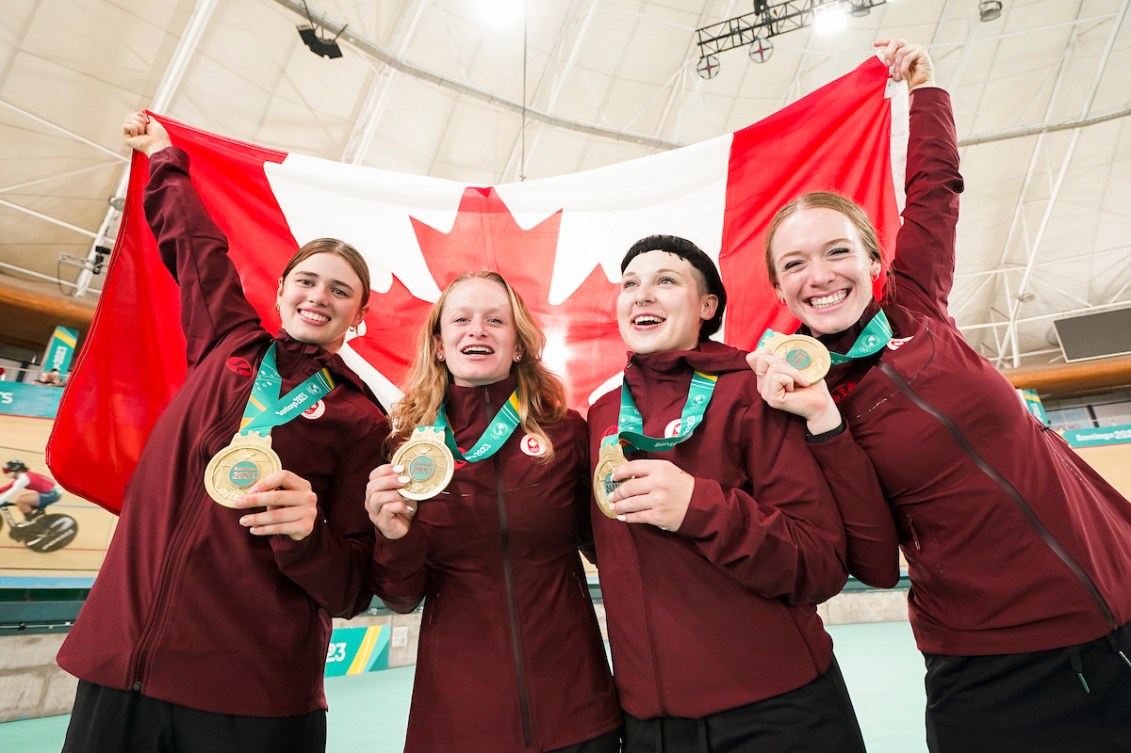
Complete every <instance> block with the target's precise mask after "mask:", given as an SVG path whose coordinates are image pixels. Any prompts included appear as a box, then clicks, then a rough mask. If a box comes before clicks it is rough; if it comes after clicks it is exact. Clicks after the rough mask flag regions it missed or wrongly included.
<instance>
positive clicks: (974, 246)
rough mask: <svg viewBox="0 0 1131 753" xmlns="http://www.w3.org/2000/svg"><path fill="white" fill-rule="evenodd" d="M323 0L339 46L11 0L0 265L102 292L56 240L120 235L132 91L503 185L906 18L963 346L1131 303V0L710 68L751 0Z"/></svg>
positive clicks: (930, 18) (236, 9)
mask: <svg viewBox="0 0 1131 753" xmlns="http://www.w3.org/2000/svg"><path fill="white" fill-rule="evenodd" d="M776 1H777V0H771V2H772V3H773V2H776ZM308 5H309V10H310V13H311V15H312V16H313V17H314V18H315V19H316V20H320V21H322V22H323V24H324V25H325V26H328V27H330V28H339V27H340V26H341V25H342V24H348V28H347V29H346V32H345V33H344V34H343V36H342V38H341V39H339V40H338V41H339V43H340V45H341V47H342V50H343V56H342V57H341V58H338V59H324V58H321V57H318V56H316V55H314V54H312V53H311V52H310V51H309V50H308V49H307V48H306V47H304V46H303V44H302V42H301V40H300V39H299V35H298V34H297V33H296V30H295V27H296V25H297V24H300V23H304V22H305V19H304V17H303V7H302V6H303V3H302V2H301V0H298V2H293V1H292V0H4V2H3V3H2V5H0V284H4V285H8V286H17V287H19V288H21V289H23V290H29V291H33V292H37V293H42V294H45V295H48V296H53V297H57V298H59V299H65V298H66V297H67V296H68V295H70V294H72V293H73V291H74V289H75V285H76V284H77V285H79V286H80V287H83V288H88V292H86V294H85V295H84V296H82V298H84V299H86V300H89V301H93V300H94V298H95V296H96V294H97V289H98V288H99V286H100V284H101V281H102V277H101V276H100V275H95V276H93V278H90V279H86V278H85V276H84V278H83V279H80V270H79V269H78V268H77V267H74V266H69V265H66V264H64V263H61V261H60V259H61V255H67V256H71V257H79V258H83V257H86V256H87V255H88V253H89V252H90V250H91V248H92V246H93V245H94V244H95V239H96V238H98V237H100V235H101V236H108V237H110V238H112V237H113V234H114V232H115V226H114V221H115V219H116V217H115V213H114V212H113V211H112V210H111V208H110V206H109V204H108V198H109V197H112V196H115V195H117V194H118V193H119V186H120V183H121V181H122V179H123V175H124V172H125V170H126V168H127V153H126V151H127V150H126V149H125V148H124V147H123V146H122V143H121V140H120V136H119V133H120V131H119V125H120V123H121V121H122V117H123V115H124V114H125V113H127V112H129V111H132V110H136V109H141V108H144V107H149V108H151V109H154V110H156V111H158V112H163V113H166V114H168V115H170V116H172V117H174V118H177V119H179V120H182V121H186V122H189V123H192V124H194V125H197V126H199V127H201V128H204V129H207V130H211V131H215V132H218V133H222V134H225V135H228V136H232V137H234V138H237V139H242V140H246V141H252V142H255V143H259V144H263V145H266V146H272V147H277V148H281V149H284V150H287V151H291V152H301V153H305V154H310V155H314V156H317V157H324V158H329V159H336V160H342V161H347V162H356V163H361V164H366V165H373V166H378V167H382V168H387V169H393V170H400V171H405V172H410V173H417V174H424V175H433V176H438V177H444V178H451V179H455V180H461V181H467V182H471V183H478V184H495V183H502V182H508V181H512V180H517V179H518V178H519V177H520V176H525V177H529V178H537V177H545V176H551V175H558V174H562V173H568V172H573V171H577V170H583V169H588V168H593V167H598V166H602V165H606V164H610V163H614V162H619V161H623V160H627V159H630V158H634V157H638V156H643V155H646V154H650V153H654V152H656V151H658V150H664V149H670V148H673V147H676V146H679V145H685V144H691V143H694V142H697V141H701V140H704V139H708V138H712V137H714V136H717V135H719V134H722V133H725V132H728V131H733V130H736V129H739V128H742V127H744V126H746V125H748V124H750V123H752V122H754V121H756V120H758V119H760V118H763V117H765V116H766V115H768V114H770V113H771V112H773V111H775V110H777V109H779V108H780V107H782V106H783V105H785V104H787V103H789V102H791V101H793V100H795V99H797V98H799V97H800V96H802V95H804V94H806V93H807V92H810V91H812V90H813V89H815V88H817V87H818V86H820V85H822V84H824V83H827V82H828V81H830V80H832V79H834V78H836V77H838V76H840V75H842V74H844V73H846V72H847V71H849V70H850V69H852V68H853V67H855V66H856V65H857V64H858V63H859V62H861V61H862V60H863V59H864V58H865V57H866V56H867V55H868V54H869V53H870V48H871V42H872V40H873V39H875V38H877V37H879V36H886V35H896V36H902V37H906V38H908V39H911V40H917V41H922V42H924V43H927V44H928V45H929V46H930V49H931V53H932V56H933V58H934V60H935V64H936V69H937V74H938V79H939V81H940V83H941V84H943V85H944V86H946V87H947V88H949V89H950V90H951V92H952V94H953V97H954V102H955V106H956V111H957V120H958V129H959V136H960V139H961V140H962V144H963V149H962V157H963V171H964V173H965V176H966V181H967V192H966V194H965V196H964V199H963V210H962V211H963V214H962V221H961V224H960V226H959V268H958V279H957V284H956V290H955V292H954V295H953V296H952V312H953V314H954V316H955V317H956V319H957V320H958V322H959V324H960V325H961V326H962V327H963V329H964V331H965V333H966V336H967V337H968V338H969V339H970V341H971V342H972V343H974V344H975V345H976V346H977V347H978V348H979V349H980V350H981V351H982V352H983V353H984V354H986V355H987V356H989V357H990V358H991V359H994V360H996V361H997V362H999V364H1001V365H1003V366H1010V365H1016V364H1021V365H1029V364H1034V363H1041V362H1047V361H1055V360H1056V359H1058V358H1059V357H1060V350H1059V348H1058V347H1056V346H1055V345H1054V344H1053V343H1055V337H1054V336H1053V335H1052V331H1051V326H1052V319H1053V318H1055V317H1057V316H1059V315H1064V314H1070V315H1072V314H1077V313H1083V312H1088V311H1100V310H1106V309H1109V308H1117V307H1125V306H1131V118H1128V117H1127V116H1128V115H1131V19H1129V18H1128V10H1129V6H1131V0H1003V5H1004V9H1003V12H1002V15H1001V17H1000V18H999V19H997V20H994V21H990V22H981V21H980V20H979V12H978V6H979V3H978V0H889V2H887V3H886V4H883V5H880V6H878V7H875V8H873V9H872V10H871V12H870V13H869V14H868V15H865V16H860V17H850V18H849V19H848V24H847V26H846V28H844V29H843V30H842V31H840V32H838V33H833V34H821V33H818V32H817V31H815V30H814V29H811V28H806V29H801V30H798V31H793V32H790V33H788V34H783V35H781V36H778V37H776V38H775V39H774V40H773V41H774V45H775V51H774V53H773V55H772V57H771V58H770V59H769V61H768V62H765V63H761V64H759V63H755V62H752V61H751V60H750V58H749V56H748V55H747V54H746V50H744V49H737V50H732V51H730V52H726V53H723V54H722V55H721V56H720V62H721V70H720V73H719V75H718V76H717V77H716V78H714V79H712V80H704V79H701V78H700V77H699V76H698V75H697V74H696V72H695V64H696V61H697V59H698V57H699V52H698V48H697V46H696V38H695V30H696V28H698V27H702V26H706V25H708V24H712V23H716V22H719V21H722V20H724V19H728V18H731V17H734V16H739V15H742V14H745V13H749V12H750V11H751V10H752V6H751V3H750V0H742V1H738V0H527V1H526V5H527V19H526V23H525V39H526V41H525V54H524V44H523V38H524V24H523V21H522V18H521V16H520V17H519V19H518V20H517V21H516V22H514V23H512V24H511V25H499V26H494V25H490V24H489V23H487V22H486V21H484V20H483V19H482V17H481V15H480V13H479V11H478V10H477V4H476V3H474V2H472V0H356V1H353V2H350V1H347V0H308ZM524 71H525V75H524ZM524 81H525V86H524ZM524 101H525V103H526V105H527V111H526V113H525V119H524V115H523V112H522V103H523V102H524ZM524 123H525V126H524ZM106 245H111V243H106ZM0 294H2V293H0Z"/></svg>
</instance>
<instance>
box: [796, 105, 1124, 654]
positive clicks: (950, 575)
mask: <svg viewBox="0 0 1131 753" xmlns="http://www.w3.org/2000/svg"><path fill="white" fill-rule="evenodd" d="M911 102H912V106H911V139H910V143H909V145H908V156H907V206H906V209H905V211H904V213H903V218H904V223H903V227H902V229H901V230H900V232H899V236H898V239H897V255H896V258H895V265H894V269H893V272H894V275H893V278H892V279H891V280H890V281H889V283H888V286H887V290H886V294H885V298H884V302H883V310H884V311H885V312H886V313H887V316H888V319H889V320H890V321H891V323H892V326H893V328H894V330H895V337H896V339H895V340H893V341H892V343H891V344H890V345H889V346H888V347H887V348H886V349H885V350H883V351H882V352H881V354H880V355H879V356H878V357H874V358H872V359H869V360H868V361H866V362H863V363H857V364H853V365H846V366H842V367H834V369H833V371H832V374H831V375H830V377H829V379H830V384H831V385H832V386H833V387H834V390H833V391H834V395H835V396H837V397H838V398H839V401H840V408H841V412H842V413H843V414H844V416H845V418H846V420H847V421H848V423H849V425H850V426H851V427H852V430H853V433H854V435H855V437H856V439H857V441H858V442H859V444H860V445H861V446H862V447H863V448H864V450H865V451H866V452H867V454H868V456H869V457H870V458H871V460H872V463H873V465H874V466H875V469H876V472H877V473H878V475H879V478H880V483H881V484H882V486H883V488H884V491H885V493H886V494H887V496H888V499H889V502H890V504H891V506H892V509H893V513H894V515H895V519H896V525H897V527H898V529H899V538H900V545H901V547H902V549H903V552H904V554H905V556H906V557H907V561H908V565H909V574H910V577H911V585H912V587H911V598H910V610H911V625H912V628H913V629H914V631H915V636H916V640H917V642H918V645H919V648H920V649H921V650H923V651H925V652H928V653H937V654H950V655H984V654H1011V653H1022V652H1029V651H1040V650H1045V649H1051V648H1057V647H1062V646H1066V645H1071V644H1076V643H1081V642H1085V641H1089V640H1092V639H1095V638H1097V637H1099V636H1102V635H1104V634H1105V633H1107V632H1109V631H1111V630H1112V629H1114V628H1115V627H1117V626H1119V625H1122V624H1123V623H1126V622H1127V621H1128V620H1129V619H1131V505H1129V504H1128V502H1127V500H1126V499H1124V498H1123V497H1122V496H1121V495H1120V494H1119V493H1118V492H1116V491H1115V489H1113V488H1112V487H1111V485H1109V484H1108V483H1107V482H1106V481H1104V480H1103V479H1102V478H1100V476H1099V475H1098V474H1097V473H1096V472H1095V471H1093V470H1092V469H1091V468H1089V467H1088V466H1087V465H1086V464H1085V463H1084V462H1083V461H1082V460H1080V458H1079V457H1077V456H1076V454H1075V453H1073V452H1072V451H1071V450H1070V449H1069V448H1068V445H1067V444H1066V443H1065V442H1064V440H1063V439H1061V438H1060V437H1059V436H1058V435H1057V434H1056V433H1055V432H1053V431H1051V430H1049V429H1048V428H1047V427H1045V426H1043V425H1042V424H1041V423H1040V422H1039V421H1037V420H1036V419H1034V418H1033V417H1032V416H1031V415H1030V414H1029V412H1028V411H1027V410H1026V409H1025V408H1024V407H1023V405H1022V404H1021V401H1020V400H1019V399H1018V397H1017V394H1016V392H1015V391H1014V389H1013V387H1012V386H1010V384H1009V382H1008V381H1006V379H1005V378H1004V377H1003V376H1002V375H1001V374H1000V373H998V371H997V370H996V369H995V368H994V367H993V366H992V365H991V364H990V363H989V362H988V361H987V360H986V359H984V358H982V357H981V356H980V355H978V354H977V353H976V352H974V350H973V349H971V348H970V347H969V346H968V345H967V344H966V342H965V341H964V340H963V338H962V335H961V333H959V331H958V329H957V328H956V326H955V324H954V321H953V320H952V319H951V318H950V314H949V313H948V311H947V297H948V295H949V293H950V289H951V285H952V282H953V277H954V248H955V225H956V223H957V220H958V194H959V193H960V192H961V191H962V178H961V176H960V175H959V172H958V148H957V144H956V138H955V130H954V123H953V119H952V115H951V111H950V98H949V95H948V94H947V93H946V92H945V91H943V90H941V89H934V88H929V89H919V90H916V91H915V92H914V93H913V94H912V100H911ZM876 310H877V307H876V306H875V305H873V306H872V307H871V308H870V309H869V310H868V311H867V312H866V313H865V317H864V318H863V319H862V321H861V323H860V324H858V325H857V326H856V327H854V328H853V329H851V330H849V331H847V332H844V333H840V334H838V335H835V336H832V337H826V338H822V339H824V340H825V342H826V344H827V345H829V347H830V349H832V350H834V351H838V352H841V353H843V352H845V349H846V348H847V347H848V346H849V345H850V344H851V343H852V342H853V341H854V340H855V337H856V335H857V334H858V333H859V331H860V329H861V328H862V325H863V323H865V322H867V321H868V320H869V319H870V318H871V316H872V314H874V313H875V311H876ZM817 451H818V452H821V451H822V450H821V449H818V450H817Z"/></svg>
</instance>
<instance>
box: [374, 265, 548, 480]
mask: <svg viewBox="0 0 1131 753" xmlns="http://www.w3.org/2000/svg"><path fill="white" fill-rule="evenodd" d="M471 279H478V280H491V281H492V282H497V283H498V284H500V285H502V286H503V289H505V290H506V291H507V297H508V298H509V299H510V302H511V312H512V313H513V314H514V327H515V332H516V333H517V341H518V342H517V344H518V352H519V354H520V356H521V357H520V358H519V360H518V361H517V362H515V363H514V364H512V366H511V370H512V371H513V372H514V373H515V378H516V387H517V389H518V396H519V401H518V417H519V419H520V421H521V426H522V429H523V431H525V432H527V433H530V434H535V435H537V436H539V437H541V438H543V439H544V440H545V447H546V453H545V454H544V455H542V456H541V458H540V459H541V460H543V461H545V462H548V461H549V460H550V458H552V457H553V454H554V448H553V444H552V443H551V442H550V438H549V437H548V436H546V433H545V432H544V431H543V429H542V427H543V426H548V425H550V424H554V423H557V422H558V421H560V420H561V419H562V417H564V416H565V413H566V394H565V387H563V386H562V383H561V380H560V379H558V378H557V377H556V376H555V375H554V374H553V373H552V372H551V371H550V370H549V369H547V368H546V367H545V365H543V363H542V350H543V348H545V347H546V335H545V333H543V332H542V328H541V327H539V326H538V323H537V322H535V321H534V317H533V316H531V315H530V309H528V308H527V307H526V304H525V303H524V302H523V300H522V296H520V295H519V294H518V293H517V292H516V291H515V289H514V288H512V287H511V286H510V284H509V283H507V281H506V280H505V279H503V276H502V275H500V274H499V273H498V272H491V271H486V270H485V271H482V272H469V273H467V274H464V275H460V276H459V277H457V278H456V279H454V280H452V282H451V283H450V284H449V285H448V287H447V288H446V289H445V290H444V292H443V293H442V294H441V295H440V298H439V300H437V301H436V303H434V304H432V310H431V311H429V312H428V317H427V318H426V319H425V320H424V325H423V326H422V327H421V328H420V334H419V335H418V336H417V338H416V356H415V358H414V359H413V361H412V366H411V367H409V370H408V375H407V376H406V377H405V384H406V385H407V387H406V389H405V394H404V397H403V398H401V399H400V401H398V402H397V403H396V404H395V405H394V406H393V413H392V421H393V431H392V433H391V434H390V435H389V444H390V448H393V447H397V446H399V445H400V444H402V443H403V442H404V441H405V440H406V439H408V436H409V434H411V433H412V431H413V429H415V428H416V427H417V426H423V425H427V424H431V423H433V422H434V421H435V420H436V415H437V414H438V413H439V410H440V406H441V405H443V403H444V400H445V399H446V398H447V395H448V382H449V372H448V367H447V364H445V363H444V362H443V361H440V360H438V359H437V358H436V338H437V337H439V335H440V316H441V314H443V312H444V304H445V303H446V302H447V300H448V296H449V295H450V294H451V292H452V290H453V289H454V288H455V287H456V286H457V285H459V284H460V283H461V282H464V281H466V280H471Z"/></svg>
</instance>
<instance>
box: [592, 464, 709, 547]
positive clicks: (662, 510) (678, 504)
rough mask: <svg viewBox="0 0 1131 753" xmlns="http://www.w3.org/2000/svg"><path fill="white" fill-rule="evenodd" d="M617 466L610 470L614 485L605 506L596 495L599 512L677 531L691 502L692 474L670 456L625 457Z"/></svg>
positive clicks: (693, 486) (693, 478)
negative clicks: (659, 458) (606, 506)
mask: <svg viewBox="0 0 1131 753" xmlns="http://www.w3.org/2000/svg"><path fill="white" fill-rule="evenodd" d="M622 457H623V456H622ZM618 468H619V469H620V471H619V472H615V470H616V469H614V472H612V473H610V478H611V479H612V483H613V484H614V486H613V487H612V491H610V492H609V495H608V497H607V500H608V501H607V504H608V510H606V509H605V503H602V502H601V501H600V497H598V505H599V506H600V507H601V512H603V513H605V514H606V515H607V516H609V517H610V518H615V519H616V520H619V521H620V522H622V523H644V524H647V525H653V526H656V527H657V528H659V529H660V530H661V531H678V530H679V527H680V526H681V525H682V524H683V519H684V517H685V516H686V515H687V508H688V507H689V506H690V505H691V494H692V492H693V491H694V490H695V477H694V476H692V475H691V474H690V473H687V472H686V471H684V470H682V469H681V468H680V467H679V466H677V465H676V464H675V463H673V462H671V461H670V460H658V459H655V458H644V459H640V460H626V461H625V462H624V463H623V464H622V465H620V466H618Z"/></svg>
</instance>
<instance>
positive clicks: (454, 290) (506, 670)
mask: <svg viewBox="0 0 1131 753" xmlns="http://www.w3.org/2000/svg"><path fill="white" fill-rule="evenodd" d="M545 343H546V337H545V335H544V334H543V332H542V330H541V328H540V327H539V326H538V324H537V323H536V322H535V321H534V319H533V318H532V317H531V315H530V312H529V310H528V309H527V308H526V305H525V304H524V303H523V301H522V298H521V297H520V296H519V295H518V294H517V293H516V292H515V290H514V289H513V288H512V287H511V286H510V285H509V284H508V283H507V282H506V280H505V279H503V277H502V276H501V275H499V274H498V273H496V272H478V273H474V274H466V275H463V276H461V277H458V278H457V279H456V280H454V281H453V282H452V283H451V284H450V285H449V286H448V287H447V289H446V290H445V291H444V293H443V295H441V296H440V299H439V300H438V301H437V302H436V303H435V305H434V306H433V307H432V310H431V312H430V313H429V315H428V318H427V319H426V320H425V322H424V325H423V327H422V328H421V331H420V336H419V340H418V347H417V351H416V358H415V360H414V362H413V364H412V367H411V368H410V370H409V373H408V376H407V378H406V385H405V395H404V399H403V400H401V401H400V402H399V403H398V404H397V405H396V406H394V409H393V422H394V429H393V434H392V437H391V438H390V443H391V445H392V447H391V448H390V449H392V450H396V451H397V454H396V455H394V457H393V461H392V463H390V464H387V465H383V466H381V467H380V468H377V469H376V470H375V471H374V472H373V473H372V474H371V476H370V482H369V487H368V489H367V494H366V508H367V509H368V511H369V517H370V519H371V520H372V521H373V523H374V525H375V526H376V527H377V530H378V531H379V535H378V536H377V546H376V549H375V555H374V563H373V569H372V574H371V581H372V583H371V584H372V586H373V589H374V591H375V592H376V593H377V595H378V596H380V597H381V599H382V600H383V601H384V602H385V604H386V605H388V606H389V608H390V609H393V610H395V611H397V612H402V613H407V612H411V611H413V610H414V609H415V608H416V607H417V605H418V604H420V602H421V600H424V617H423V620H422V622H421V628H420V645H419V650H418V652H417V665H416V681H415V684H414V687H413V697H412V706H411V709H410V711H409V720H408V733H407V737H406V742H405V750H406V751H407V752H408V753H414V752H415V751H432V750H458V751H461V753H477V752H480V751H481V752H482V753H507V752H508V751H515V752H516V753H518V752H519V751H521V752H524V753H525V752H527V751H530V752H535V753H541V752H543V751H557V752H564V751H569V753H615V752H616V751H618V750H619V739H620V733H619V729H620V725H621V716H620V710H619V707H618V705H617V701H616V696H615V692H614V690H613V685H612V680H611V677H610V675H609V668H608V663H607V661H606V659H605V652H604V646H603V643H602V641H601V634H600V631H599V629H598V627H597V620H596V616H595V614H594V611H593V604H592V602H591V600H590V598H589V592H588V589H587V587H586V582H585V572H584V570H583V569H582V566H581V559H580V557H579V555H578V549H579V547H582V548H584V549H585V550H586V551H591V546H592V533H591V528H590V524H589V472H588V471H589V466H588V455H587V452H588V450H587V447H586V428H585V422H584V421H583V420H582V418H581V416H579V415H578V414H577V413H576V412H574V411H571V410H568V409H567V407H566V403H565V390H564V388H563V387H562V384H561V382H560V381H559V380H558V378H557V377H556V376H554V375H553V374H552V373H551V372H550V371H549V370H548V369H547V368H546V367H545V365H544V364H543V363H542V360H541V358H542V349H543V347H544V346H545ZM421 437H425V439H421ZM427 437H432V439H431V440H429V439H427ZM429 441H433V442H434V444H433V446H432V448H431V449H427V450H419V451H418V450H417V449H416V448H417V447H418V446H419V447H423V446H425V445H427V444H428V442H429ZM441 447H446V448H447V452H450V453H451V454H450V455H447V456H446V457H445V456H444V451H443V450H441V449H439V448H441ZM448 472H450V473H451V477H450V481H446V478H445V477H446V474H447V473H448ZM437 479H438V480H437ZM445 481H446V483H445ZM425 487H426V488H425Z"/></svg>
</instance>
